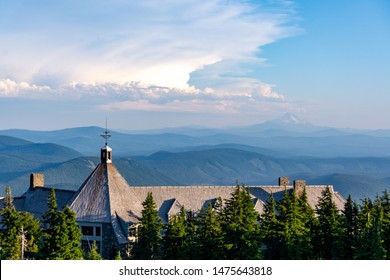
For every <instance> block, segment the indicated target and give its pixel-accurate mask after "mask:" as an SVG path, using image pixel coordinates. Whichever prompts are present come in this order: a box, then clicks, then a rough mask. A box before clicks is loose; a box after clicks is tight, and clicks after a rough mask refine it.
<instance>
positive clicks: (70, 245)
mask: <svg viewBox="0 0 390 280" xmlns="http://www.w3.org/2000/svg"><path fill="white" fill-rule="evenodd" d="M62 213H63V220H62V223H63V224H64V227H65V233H66V235H67V243H66V244H64V250H63V251H64V252H65V253H64V256H63V257H64V259H67V260H80V259H82V257H83V253H82V250H81V247H80V238H81V237H82V233H81V231H80V229H79V227H78V225H77V223H76V214H75V213H74V212H73V211H72V210H71V209H70V208H69V207H68V206H65V207H64V210H63V211H62Z"/></svg>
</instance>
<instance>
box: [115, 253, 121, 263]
mask: <svg viewBox="0 0 390 280" xmlns="http://www.w3.org/2000/svg"><path fill="white" fill-rule="evenodd" d="M115 260H117V261H120V260H122V256H121V251H118V253H117V254H116V255H115Z"/></svg>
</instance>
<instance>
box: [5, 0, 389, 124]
mask: <svg viewBox="0 0 390 280" xmlns="http://www.w3.org/2000/svg"><path fill="white" fill-rule="evenodd" d="M0 19H1V20H0V34H1V36H0V119H1V121H0V129H1V130H3V129H11V128H17V129H30V130H57V129H63V128H70V127H82V126H101V127H104V124H105V120H106V119H108V120H109V126H110V127H112V128H113V129H123V130H142V129H156V128H166V127H182V126H188V125H195V126H204V127H210V128H219V127H229V126H247V125H253V124H259V123H263V122H266V121H269V120H272V119H275V118H278V117H281V116H283V115H284V114H285V113H292V114H294V115H296V116H298V117H299V118H301V119H304V120H306V121H308V122H310V123H312V124H314V125H318V126H326V127H335V128H352V129H390V122H389V121H388V119H390V110H388V108H387V106H388V105H387V104H390V95H389V89H390V80H389V79H388V77H387V74H388V73H390V53H389V51H388V50H389V49H390V35H389V34H390V2H389V1H386V0H372V1H366V0H355V1H336V0H324V1H305V0H295V1H294V0H293V1H290V0H280V1H269V0H260V1H258V0H256V1H255V0H252V1H243V0H235V1H221V0H211V1H193V0H187V1H155V0H149V1H142V2H139V1H120V0H114V1H110V2H107V1H101V0H98V1H94V4H93V5H90V4H88V2H84V1H82V2H80V1H64V0H60V1H54V2H53V1H39V2H30V1H23V0H15V1H5V0H0Z"/></svg>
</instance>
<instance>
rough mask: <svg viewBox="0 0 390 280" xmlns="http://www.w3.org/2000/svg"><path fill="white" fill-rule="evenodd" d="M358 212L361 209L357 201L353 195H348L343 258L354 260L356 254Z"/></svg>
mask: <svg viewBox="0 0 390 280" xmlns="http://www.w3.org/2000/svg"><path fill="white" fill-rule="evenodd" d="M358 214H359V209H358V205H357V203H356V202H353V201H352V197H351V195H349V196H348V198H347V200H346V202H345V205H344V210H343V215H342V227H343V237H342V242H343V248H344V249H343V259H347V260H352V259H353V258H354V255H355V250H356V245H357V238H358V234H359V231H358V229H359V228H358V221H357V219H358Z"/></svg>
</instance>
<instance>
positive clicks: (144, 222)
mask: <svg viewBox="0 0 390 280" xmlns="http://www.w3.org/2000/svg"><path fill="white" fill-rule="evenodd" d="M142 206H143V208H144V209H143V210H142V218H141V225H140V226H139V227H138V240H137V242H136V243H135V244H134V247H133V249H132V254H133V257H134V258H135V259H142V260H152V259H158V258H160V254H161V242H162V237H161V230H162V228H163V223H162V220H161V218H160V217H159V216H158V211H157V210H156V209H157V206H156V203H155V202H154V199H153V195H152V193H148V195H147V197H146V199H145V201H144V202H143V203H142Z"/></svg>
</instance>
